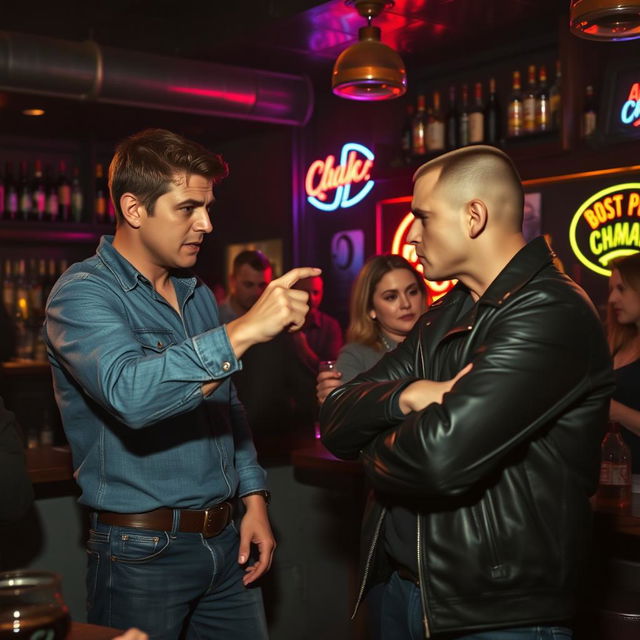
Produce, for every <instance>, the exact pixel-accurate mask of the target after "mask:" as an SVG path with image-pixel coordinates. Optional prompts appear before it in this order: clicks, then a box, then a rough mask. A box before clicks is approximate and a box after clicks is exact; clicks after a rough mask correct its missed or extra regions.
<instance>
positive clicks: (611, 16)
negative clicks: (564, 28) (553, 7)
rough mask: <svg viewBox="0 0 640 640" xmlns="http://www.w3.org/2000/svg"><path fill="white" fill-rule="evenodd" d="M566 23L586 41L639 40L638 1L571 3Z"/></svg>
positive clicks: (603, 0) (595, 0)
mask: <svg viewBox="0 0 640 640" xmlns="http://www.w3.org/2000/svg"><path fill="white" fill-rule="evenodd" d="M569 23H570V26H571V31H572V32H573V33H574V34H575V35H577V36H579V37H581V38H586V39H588V40H601V41H607V40H609V41H611V40H633V39H634V38H640V0H571V9H570V18H569Z"/></svg>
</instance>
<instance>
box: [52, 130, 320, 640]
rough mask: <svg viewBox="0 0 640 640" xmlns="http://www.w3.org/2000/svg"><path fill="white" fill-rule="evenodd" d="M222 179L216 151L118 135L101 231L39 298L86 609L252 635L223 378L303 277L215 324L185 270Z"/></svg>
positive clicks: (240, 432) (257, 474) (293, 302)
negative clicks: (80, 537)
mask: <svg viewBox="0 0 640 640" xmlns="http://www.w3.org/2000/svg"><path fill="white" fill-rule="evenodd" d="M226 174H227V167H226V164H225V163H224V161H223V160H222V158H221V157H220V156H217V155H215V154H212V153H210V152H209V151H207V150H205V149H204V148H202V147H201V146H200V145H198V144H196V143H193V142H190V141H187V140H185V139H184V138H181V137H180V136H177V135H175V134H173V133H171V132H169V131H164V130H148V131H143V132H141V133H139V134H136V135H135V136H132V137H131V138H129V139H127V140H125V141H124V142H122V143H121V144H120V145H119V147H118V149H117V150H116V154H115V156H114V158H113V160H112V162H111V166H110V169H109V188H110V191H111V197H112V199H113V202H114V204H115V208H116V212H117V226H116V232H115V236H114V237H109V236H105V237H103V238H102V240H101V241H100V245H99V247H98V250H97V253H96V255H95V256H93V257H91V258H89V259H88V260H85V261H83V262H80V263H78V264H75V265H73V266H72V267H71V268H70V269H69V270H68V271H67V272H66V273H65V274H64V275H63V276H62V277H61V278H60V279H59V280H58V282H57V283H56V285H55V286H54V288H53V290H52V292H51V295H50V297H49V301H48V303H47V315H46V321H45V337H46V341H47V346H48V351H49V359H50V362H51V367H52V371H53V381H54V387H55V393H56V399H57V402H58V406H59V408H60V412H61V415H62V419H63V424H64V428H65V432H66V435H67V438H68V440H69V444H70V445H71V450H72V454H73V467H74V470H75V472H74V476H75V478H76V480H77V482H78V484H79V485H80V488H81V489H82V495H81V497H80V502H81V503H82V504H84V505H86V506H87V507H89V508H90V509H91V531H90V536H89V541H88V545H87V546H88V549H87V550H88V559H89V566H88V576H87V591H88V618H89V621H90V622H93V623H97V624H103V625H106V626H110V627H119V628H127V627H129V626H133V625H135V626H137V627H140V628H141V629H144V630H145V631H146V632H148V633H149V635H150V637H151V638H153V639H162V640H165V639H166V640H169V639H177V638H178V637H179V636H181V634H186V637H187V638H213V637H219V638H230V637H233V638H239V639H243V638H247V639H248V638H251V639H252V640H253V639H256V638H266V636H267V632H266V625H265V619H264V611H263V606H262V597H261V594H260V591H259V589H257V588H255V587H254V588H248V587H249V586H250V585H251V584H252V583H253V582H254V581H255V580H256V579H257V578H259V577H260V576H261V575H262V574H263V573H264V572H265V571H267V570H268V568H269V566H270V564H271V557H272V554H273V549H274V547H275V542H274V539H273V534H272V532H271V528H270V525H269V519H268V516H267V507H266V501H267V498H268V493H267V491H266V484H265V472H264V470H263V469H262V468H261V467H260V466H259V464H258V462H257V460H256V454H255V449H254V446H253V442H252V438H251V433H250V430H249V427H248V425H247V421H246V418H245V414H244V410H243V408H242V405H241V404H240V403H239V401H238V400H237V397H236V394H235V390H234V388H233V385H232V384H231V383H230V380H229V377H230V375H231V374H232V373H234V372H235V371H238V370H239V369H240V368H241V366H242V365H241V363H240V361H239V358H240V357H241V356H242V354H243V353H244V352H245V351H246V350H247V349H248V348H249V347H250V346H251V345H253V344H256V343H259V342H265V341H268V340H270V339H271V338H273V337H274V336H276V335H277V334H278V333H280V332H281V331H282V330H283V329H285V328H286V329H289V330H292V329H299V328H300V327H301V326H302V325H303V324H304V320H305V315H306V313H307V311H308V306H307V294H306V293H303V292H299V291H296V290H294V289H291V286H292V285H293V284H294V283H295V282H296V281H297V280H298V279H299V278H303V277H308V276H309V275H312V274H315V273H318V272H319V270H317V269H310V268H309V269H305V268H301V269H294V270H293V271H291V272H289V273H287V274H285V275H284V276H282V278H279V279H277V280H274V281H273V282H272V283H271V284H270V285H269V287H268V288H267V289H266V290H265V292H264V293H263V295H262V296H261V297H260V299H259V300H258V302H257V303H256V304H255V305H254V306H253V308H252V309H251V311H249V312H248V313H246V314H245V315H244V316H242V317H241V318H238V319H237V320H234V321H232V322H230V323H228V324H226V325H222V326H221V325H220V322H219V319H218V310H217V306H216V302H215V300H214V297H213V295H212V293H211V292H210V291H209V289H207V287H205V286H204V285H203V284H202V283H201V282H200V281H198V280H197V279H196V278H195V277H193V275H192V274H190V273H189V272H188V271H186V270H187V269H189V268H190V267H192V266H193V265H194V264H195V262H196V258H197V255H198V252H199V250H200V246H201V243H202V241H203V239H204V236H205V234H207V233H210V232H211V230H212V226H211V221H210V219H209V216H210V212H211V211H210V210H211V207H212V205H213V201H214V196H213V189H212V187H213V185H214V184H215V183H216V182H217V181H218V180H220V179H221V178H223V177H225V176H226ZM237 498H239V499H240V500H239V501H238V502H242V503H243V506H244V515H243V517H242V518H241V520H240V524H239V528H238V529H236V525H235V523H234V521H233V520H232V504H231V502H232V501H234V500H236V499H237ZM252 544H253V545H255V546H256V547H257V550H258V559H257V561H256V562H251V561H250V558H249V556H250V549H251V545H252Z"/></svg>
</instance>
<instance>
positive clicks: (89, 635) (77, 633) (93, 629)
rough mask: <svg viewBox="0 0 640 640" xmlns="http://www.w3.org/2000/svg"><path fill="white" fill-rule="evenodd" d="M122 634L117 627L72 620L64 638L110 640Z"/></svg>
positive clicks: (69, 639) (72, 639)
mask: <svg viewBox="0 0 640 640" xmlns="http://www.w3.org/2000/svg"><path fill="white" fill-rule="evenodd" d="M121 634H122V631H119V630H118V629H111V628H110V627H99V626H97V625H95V624H85V623H83V622H72V623H71V630H70V631H69V635H68V636H67V638H66V640H111V639H112V638H115V637H116V636H119V635H121Z"/></svg>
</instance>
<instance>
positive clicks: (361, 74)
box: [331, 26, 407, 100]
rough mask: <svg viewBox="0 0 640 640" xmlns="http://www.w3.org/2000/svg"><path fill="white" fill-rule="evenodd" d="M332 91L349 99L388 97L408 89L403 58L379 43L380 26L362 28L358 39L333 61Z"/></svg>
mask: <svg viewBox="0 0 640 640" xmlns="http://www.w3.org/2000/svg"><path fill="white" fill-rule="evenodd" d="M331 85H332V87H333V93H335V94H336V95H337V96H340V97H341V98H347V99H349V100H390V99H392V98H399V97H400V96H401V95H403V94H404V93H405V92H406V90H407V72H406V69H405V66H404V62H402V58H401V57H400V56H399V55H398V53H397V52H396V51H394V50H393V49H392V48H391V47H388V46H387V45H386V44H383V43H382V42H380V29H378V28H377V27H372V26H367V27H362V28H361V29H360V31H359V38H358V42H357V43H356V44H354V45H352V46H350V47H349V48H348V49H345V50H344V51H343V52H342V53H341V54H340V55H339V56H338V59H337V60H336V63H335V65H334V67H333V74H332V77H331Z"/></svg>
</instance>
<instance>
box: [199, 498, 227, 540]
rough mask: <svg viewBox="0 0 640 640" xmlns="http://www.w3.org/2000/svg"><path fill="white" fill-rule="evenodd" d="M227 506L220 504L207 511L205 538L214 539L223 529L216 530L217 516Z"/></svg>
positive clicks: (203, 531)
mask: <svg viewBox="0 0 640 640" xmlns="http://www.w3.org/2000/svg"><path fill="white" fill-rule="evenodd" d="M225 506H226V505H225V504H224V503H223V504H219V505H218V506H216V507H213V508H212V509H205V512H204V523H203V524H202V535H203V536H204V537H205V538H212V537H213V536H217V535H218V534H219V533H220V531H221V529H220V528H215V527H214V525H215V514H216V513H219V512H220V511H222V510H223V509H224V508H225Z"/></svg>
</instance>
